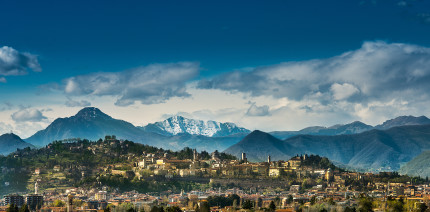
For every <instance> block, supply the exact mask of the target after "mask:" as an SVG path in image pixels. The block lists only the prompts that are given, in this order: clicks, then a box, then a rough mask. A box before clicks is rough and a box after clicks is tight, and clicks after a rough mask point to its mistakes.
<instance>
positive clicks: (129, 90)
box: [50, 62, 199, 106]
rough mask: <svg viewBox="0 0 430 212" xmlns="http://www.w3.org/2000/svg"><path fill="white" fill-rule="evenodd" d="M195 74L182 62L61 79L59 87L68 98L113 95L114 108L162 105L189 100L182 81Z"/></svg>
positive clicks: (194, 68) (192, 65)
mask: <svg viewBox="0 0 430 212" xmlns="http://www.w3.org/2000/svg"><path fill="white" fill-rule="evenodd" d="M198 73H199V64H197V63H190V62H182V63H170V64H154V65H149V66H146V67H140V68H136V69H132V70H127V71H123V72H99V73H91V74H86V75H79V76H75V77H70V78H67V79H65V80H63V83H62V85H60V86H50V87H51V88H53V89H61V90H63V91H64V93H65V94H66V95H68V96H86V95H94V96H113V97H116V98H117V101H116V103H115V105H118V106H127V105H131V104H134V103H135V102H136V101H139V102H141V103H142V104H156V103H162V102H165V101H166V100H168V99H170V98H172V97H189V96H190V94H189V93H188V92H187V91H186V82H187V81H189V80H191V79H193V78H194V77H196V76H197V75H198Z"/></svg>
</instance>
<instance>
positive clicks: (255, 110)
mask: <svg viewBox="0 0 430 212" xmlns="http://www.w3.org/2000/svg"><path fill="white" fill-rule="evenodd" d="M246 115H248V116H268V115H270V112H269V106H268V105H263V106H257V105H256V104H255V103H252V104H251V106H250V107H249V108H248V111H247V112H246Z"/></svg>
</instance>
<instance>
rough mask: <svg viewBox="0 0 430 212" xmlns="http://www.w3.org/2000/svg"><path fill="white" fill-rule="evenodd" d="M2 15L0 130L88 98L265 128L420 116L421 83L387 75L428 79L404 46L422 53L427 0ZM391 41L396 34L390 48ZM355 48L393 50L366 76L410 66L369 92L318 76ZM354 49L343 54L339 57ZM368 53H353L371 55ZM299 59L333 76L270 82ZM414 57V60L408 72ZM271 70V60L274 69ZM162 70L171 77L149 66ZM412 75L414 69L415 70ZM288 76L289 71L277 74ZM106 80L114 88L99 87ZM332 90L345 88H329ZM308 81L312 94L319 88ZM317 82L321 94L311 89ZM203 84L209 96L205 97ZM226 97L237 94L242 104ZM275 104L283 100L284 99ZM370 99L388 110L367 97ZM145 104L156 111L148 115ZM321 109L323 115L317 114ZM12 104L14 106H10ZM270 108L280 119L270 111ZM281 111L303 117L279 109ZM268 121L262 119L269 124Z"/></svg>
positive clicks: (88, 8)
mask: <svg viewBox="0 0 430 212" xmlns="http://www.w3.org/2000/svg"><path fill="white" fill-rule="evenodd" d="M0 19H1V20H3V21H1V22H0V28H1V29H2V33H0V48H1V47H4V46H7V47H9V48H11V49H13V50H14V52H15V56H16V57H18V56H19V58H21V60H19V62H17V63H18V64H14V65H16V66H17V67H20V68H19V70H20V71H18V72H12V71H11V70H12V69H11V65H10V64H9V66H6V65H3V66H2V63H1V60H2V58H0V81H1V82H0V99H1V100H0V104H3V105H4V106H0V109H1V111H0V118H1V119H2V121H1V122H2V124H0V132H5V131H10V130H15V131H17V130H18V128H19V129H21V130H20V131H19V130H18V132H20V133H21V134H23V135H25V136H27V135H30V134H32V133H34V131H35V130H38V129H41V128H43V127H45V126H46V125H47V124H49V122H50V121H52V120H53V119H55V118H57V117H59V116H69V115H72V114H73V113H75V112H76V111H77V110H79V109H80V108H81V107H80V106H86V105H92V106H96V107H99V108H100V109H102V110H103V111H106V112H107V113H109V114H111V115H112V116H114V117H116V118H122V119H125V120H127V121H130V122H132V123H133V124H136V125H142V124H145V123H148V122H154V121H158V120H160V119H161V118H164V117H166V116H168V115H175V114H183V115H186V116H191V117H192V118H202V119H215V120H220V121H233V122H237V123H239V124H241V125H244V126H245V127H248V128H252V129H257V128H258V129H263V130H271V129H273V130H281V129H298V128H300V127H304V126H307V125H314V124H318V125H330V124H335V123H346V122H350V121H354V120H361V121H366V122H368V123H370V124H377V123H378V122H380V121H381V120H384V119H385V118H393V116H396V115H409V114H412V115H428V112H429V111H426V110H423V109H422V108H421V106H420V105H425V103H426V102H427V101H428V98H427V96H425V95H424V94H422V93H414V95H415V96H417V98H418V97H419V99H408V98H398V95H397V97H394V96H392V95H391V94H390V93H389V92H388V90H390V89H388V88H391V87H390V86H391V85H392V84H390V83H396V84H397V85H399V83H400V85H402V83H403V84H404V86H400V87H401V88H399V89H394V88H391V91H393V90H395V92H399V93H403V94H404V93H408V95H410V93H411V92H413V91H414V92H419V91H421V90H423V89H425V88H426V87H425V86H424V87H423V85H425V82H427V81H426V80H428V78H427V74H428V68H427V69H426V68H425V66H423V65H422V64H421V63H419V61H423V60H424V61H427V60H428V59H429V58H427V55H426V54H424V55H421V56H419V57H418V58H417V57H413V56H411V57H409V56H410V51H409V49H410V48H414V49H415V51H413V55H419V54H421V52H422V51H427V49H426V48H428V47H430V39H429V35H430V1H427V0H416V1H388V0H386V1H382V0H373V1H286V0H284V1H180V2H179V1H126V2H120V1H11V0H6V1H1V3H0ZM366 43H368V44H369V45H367V46H366V45H364V44H366ZM381 43H382V44H381ZM393 44H402V45H407V46H401V47H399V48H396V47H395V46H393ZM367 47H368V48H367ZM366 48H367V49H372V50H375V49H376V50H377V51H381V52H382V53H381V54H388V55H390V58H387V57H383V58H382V59H381V60H385V61H391V63H385V66H381V64H376V63H375V65H374V66H372V67H366V68H367V69H368V70H375V71H374V72H372V73H373V75H371V76H373V77H381V74H376V70H381V69H383V70H382V72H381V73H385V72H387V73H392V74H396V76H402V73H406V72H407V73H409V75H405V76H404V77H403V78H400V79H397V78H396V79H394V78H395V77H394V78H393V81H389V82H387V83H385V82H382V83H381V81H380V80H375V82H374V83H375V84H383V85H384V86H385V87H384V88H387V91H385V92H382V93H380V94H375V93H378V92H376V90H372V89H374V88H376V86H366V85H365V84H363V83H361V82H357V81H354V79H350V78H347V77H346V78H341V77H339V78H336V79H333V80H329V79H328V78H327V76H326V75H330V74H332V75H341V74H338V72H346V71H345V70H346V69H342V67H340V68H336V70H337V69H339V71H338V72H336V73H331V72H330V69H329V68H328V66H329V63H330V62H332V61H336V63H339V64H342V63H345V61H349V62H350V63H348V64H351V63H352V62H351V60H354V58H356V57H361V56H360V51H361V52H363V51H365V49H366ZM351 51H352V52H353V53H351V55H353V56H351V58H353V59H351V58H349V57H340V56H341V55H342V54H345V53H347V52H351ZM3 52H6V49H3ZM8 52H9V53H10V52H11V50H10V49H9V50H8ZM401 52H403V53H405V52H406V53H405V54H401ZM17 55H18V56H17ZM333 57H339V58H333ZM372 57H375V56H374V55H373V56H372ZM405 58H407V59H405ZM370 59H371V58H367V59H365V60H364V61H367V62H368V63H370V62H372V61H368V60H370ZM3 60H5V58H3ZM314 60H322V62H320V63H319V66H321V67H317V68H315V67H314V65H315V63H314V62H312V61H314ZM396 61H403V63H401V64H400V63H399V64H397V65H396V67H404V68H403V69H401V70H398V71H392V70H394V69H393V68H391V69H389V70H385V69H384V67H386V66H387V64H392V63H395V62H396ZM3 62H4V61H3ZM298 62H302V63H303V64H305V65H303V66H306V67H308V69H312V70H313V71H309V70H308V71H309V72H307V73H311V74H312V73H314V72H315V73H319V70H325V71H324V72H325V73H326V74H325V75H323V76H320V77H323V78H324V76H325V77H326V78H324V79H325V80H328V81H329V82H330V83H329V84H318V83H316V81H318V80H309V79H306V81H303V80H302V79H300V80H299V79H298V78H294V79H292V78H288V79H285V80H284V81H285V83H281V84H276V83H275V82H274V81H273V82H272V81H271V78H270V77H277V76H278V75H283V74H285V73H290V74H293V73H294V74H295V75H300V74H303V73H304V72H306V71H303V70H302V69H300V70H301V71H298V70H296V69H294V67H296V66H297V64H296V63H298ZM154 64H156V65H154ZM184 64H185V65H184ZM279 64H281V65H279ZM411 64H413V67H415V68H414V70H416V71H413V70H412V71H410V67H411ZM420 64H421V65H422V67H421V66H420ZM14 67H15V66H14ZM292 67H293V68H292ZM310 67H313V68H310ZM276 68H281V71H273V69H276ZM283 68H285V70H284V69H283ZM1 69H3V70H1ZM176 69H179V71H176ZM293 69H294V70H293ZM13 70H15V69H13ZM168 70H170V72H169V71H168ZM181 70H182V71H181ZM384 71H385V72H384ZM408 71H409V72H408ZM262 73H263V74H262ZM354 73H355V72H354ZM360 73H361V74H362V75H361V74H359V76H356V77H355V78H356V79H357V78H362V77H363V75H364V73H362V72H360ZM411 73H412V74H411ZM166 74H169V76H171V77H170V78H169V77H160V76H166ZM234 74H236V75H234ZM269 74H270V77H267V76H268V75H269ZM355 74H358V73H355ZM353 75H354V74H351V75H350V76H353ZM106 76H107V77H108V79H109V80H108V82H109V83H105V84H104V86H105V87H104V88H105V89H100V88H95V86H96V85H91V82H94V81H96V80H101V81H97V82H99V83H100V82H105V81H103V80H105V79H100V77H106ZM154 76H155V77H154ZM262 76H264V77H262ZM411 76H412V78H411ZM417 76H419V77H420V79H416V78H414V77H417ZM151 77H154V78H151ZM280 77H281V78H282V76H280ZM232 78H233V79H234V80H231V79H232ZM323 78H321V79H323ZM133 79H139V81H135V82H134V83H135V84H139V83H140V82H146V81H148V83H146V84H145V83H143V84H145V85H143V84H142V85H140V87H139V86H138V87H136V86H132V85H130V84H129V83H128V82H130V81H133ZM261 79H264V80H265V81H262V82H260V83H262V84H264V83H266V84H270V83H272V84H271V85H272V86H275V88H273V87H270V86H269V85H268V86H254V87H252V86H249V85H246V86H245V84H248V83H250V84H252V83H253V82H254V81H258V80H261ZM372 79H374V78H372ZM410 79H413V82H412V81H410ZM154 80H155V81H158V82H163V83H165V86H163V85H162V84H160V83H158V84H157V83H154V82H152V81H154ZM294 80H295V81H298V82H300V83H298V84H294V83H290V84H288V83H286V82H287V81H288V82H292V81H294ZM301 80H302V81H301ZM366 80H367V81H369V79H366ZM408 80H409V81H408ZM414 80H415V81H414ZM241 81H242V82H243V83H242V84H240V83H239V84H240V85H237V83H238V82H241ZM250 81H251V82H250ZM220 82H223V83H220ZM228 82H230V83H228ZM112 83H113V84H114V85H116V87H115V89H113V87H109V86H113V85H112ZM273 83H274V84H273ZM299 84H300V85H306V86H305V87H306V88H305V87H303V86H299ZM73 86H77V87H73ZM315 86H316V87H315ZM77 88H80V89H77ZM151 88H154V89H151ZM284 88H285V89H284ZM311 88H312V89H311ZM336 89H338V90H343V91H348V92H347V93H346V94H345V93H344V94H339V93H336V92H335V90H336ZM114 90H115V91H114ZM316 90H318V91H316ZM305 91H306V92H305ZM377 91H384V89H383V88H378V89H377ZM301 92H303V93H302V94H300V93H301ZM318 92H320V93H321V95H320V96H319V97H318V98H317V97H315V95H317V93H318ZM330 92H331V93H330ZM393 92H394V91H393ZM324 94H327V95H329V96H331V97H330V98H329V97H321V96H324ZM208 95H212V96H213V98H214V99H215V100H216V101H215V102H212V101H210V100H207V99H205V98H206V97H205V96H208ZM405 95H406V94H405ZM423 95H424V96H423ZM387 96H388V97H387ZM406 96H407V95H406ZM341 97H344V98H341ZM229 98H232V99H238V98H239V99H240V102H233V101H232V100H231V99H229ZM345 98H348V99H345ZM237 101H239V100H237ZM292 101H293V102H292ZM342 101H343V102H342ZM229 102H230V103H231V104H228V103H229ZM286 102H287V103H286ZM315 102H316V103H315ZM402 102H403V103H402ZM405 102H407V103H405ZM178 104H179V105H181V106H180V107H178V106H177V105H178ZM213 104H216V105H219V106H217V107H216V106H214V105H213ZM65 105H66V106H69V107H65ZM196 105H198V106H196ZM286 105H290V106H288V108H284V107H287V106H286ZM291 105H296V106H291ZM297 105H300V106H297ZM375 105H379V106H378V107H382V108H385V107H389V108H388V109H387V108H385V109H380V108H378V109H375V107H376V106H375ZM381 105H383V106H381ZM393 105H395V106H393ZM399 105H400V106H399ZM405 105H407V106H405ZM72 106H73V107H72ZM327 107H328V108H327ZM394 107H395V108H394ZM2 108H3V109H2ZM160 108H162V109H160ZM303 108H305V109H306V110H305V112H303V114H301V113H299V114H301V115H300V116H299V117H292V116H291V115H289V114H291V113H296V114H297V113H298V111H297V110H303ZM322 108H323V109H322ZM147 110H151V111H156V112H152V113H151V114H148V112H146V111H147ZM202 111H204V112H202ZM226 111H230V112H226ZM231 111H233V112H231ZM310 111H315V113H312V112H310ZM316 111H320V113H321V114H319V113H317V112H316ZM327 111H329V113H333V114H332V115H328V116H326V115H322V113H324V114H325V113H327ZM365 111H367V112H365ZM384 111H385V112H384ZM387 111H391V112H387ZM13 114H15V116H14V115H13ZM17 114H21V115H22V117H23V118H21V119H20V118H17ZM136 114H140V115H136ZM232 114H241V115H240V116H233V115H232ZM252 114H253V115H252ZM336 114H337V115H336ZM25 116H28V117H29V118H25ZM33 116H34V117H36V118H34V117H33ZM274 116H276V117H282V119H280V120H274V119H275V118H274ZM290 118H291V119H297V118H299V119H300V120H302V121H300V122H297V123H293V122H288V121H283V120H289V119H290ZM269 122H270V123H273V124H271V125H267V123H269Z"/></svg>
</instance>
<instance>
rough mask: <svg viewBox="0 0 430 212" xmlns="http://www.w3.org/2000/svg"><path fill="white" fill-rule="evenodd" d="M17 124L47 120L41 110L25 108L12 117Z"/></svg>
mask: <svg viewBox="0 0 430 212" xmlns="http://www.w3.org/2000/svg"><path fill="white" fill-rule="evenodd" d="M11 117H12V120H14V121H15V122H40V121H42V120H44V119H47V118H46V117H45V116H44V115H43V114H42V112H41V111H40V110H38V109H34V108H23V109H21V110H19V111H17V112H15V113H13V114H12V115H11Z"/></svg>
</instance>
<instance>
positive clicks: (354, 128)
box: [270, 121, 373, 139]
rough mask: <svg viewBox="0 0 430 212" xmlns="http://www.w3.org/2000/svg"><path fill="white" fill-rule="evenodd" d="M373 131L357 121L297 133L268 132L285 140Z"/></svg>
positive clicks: (307, 129)
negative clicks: (298, 137) (299, 136)
mask: <svg viewBox="0 0 430 212" xmlns="http://www.w3.org/2000/svg"><path fill="white" fill-rule="evenodd" d="M371 129H373V127H372V126H370V125H367V124H364V123H362V122H359V121H355V122H352V123H350V124H344V125H342V124H338V125H334V126H331V127H321V126H314V127H307V128H304V129H302V130H299V131H274V132H270V134H271V135H273V136H275V137H277V138H279V139H286V138H290V137H293V136H296V135H348V134H357V133H361V132H365V131H369V130H371Z"/></svg>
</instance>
